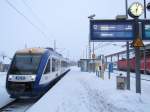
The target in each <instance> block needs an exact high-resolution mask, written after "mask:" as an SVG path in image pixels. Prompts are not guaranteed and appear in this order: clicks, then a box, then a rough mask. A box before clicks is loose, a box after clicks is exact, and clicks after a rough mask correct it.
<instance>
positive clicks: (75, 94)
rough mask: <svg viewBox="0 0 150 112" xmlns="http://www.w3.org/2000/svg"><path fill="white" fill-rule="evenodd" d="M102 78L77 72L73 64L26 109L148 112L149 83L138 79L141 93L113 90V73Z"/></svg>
mask: <svg viewBox="0 0 150 112" xmlns="http://www.w3.org/2000/svg"><path fill="white" fill-rule="evenodd" d="M107 74H108V72H105V79H104V80H102V79H100V78H98V77H96V76H95V74H94V73H86V72H80V71H79V69H78V68H76V67H74V68H72V70H71V71H70V72H69V73H68V74H67V75H66V76H65V77H64V78H63V79H62V80H61V81H59V82H58V83H57V84H56V85H55V86H54V87H53V88H52V89H51V90H50V91H49V92H48V93H46V95H44V96H43V97H42V98H41V99H40V100H39V101H38V102H37V103H36V104H35V105H33V106H32V107H31V108H30V109H29V110H28V112H150V108H149V106H150V97H149V95H150V89H149V87H150V82H148V81H142V94H141V95H140V94H136V93H135V87H134V86H135V83H134V80H135V79H134V78H131V85H132V86H131V91H128V90H125V91H123V90H117V89H116V77H115V75H116V73H114V74H112V76H111V80H109V79H108V78H107V77H108V76H107Z"/></svg>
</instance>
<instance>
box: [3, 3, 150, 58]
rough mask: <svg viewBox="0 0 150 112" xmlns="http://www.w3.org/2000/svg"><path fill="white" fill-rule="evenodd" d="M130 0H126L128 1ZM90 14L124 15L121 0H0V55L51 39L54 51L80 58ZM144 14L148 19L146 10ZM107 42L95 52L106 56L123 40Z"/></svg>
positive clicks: (48, 42)
mask: <svg viewBox="0 0 150 112" xmlns="http://www.w3.org/2000/svg"><path fill="white" fill-rule="evenodd" d="M8 1H9V3H11V5H12V6H13V7H14V8H15V9H17V11H18V12H19V13H18V12H17V11H16V10H14V8H12V7H10V5H9V4H8ZM134 1H135V0H128V4H129V5H130V4H131V3H132V2H134ZM138 1H140V2H141V3H143V0H138ZM147 1H148V0H147ZM149 1H150V0H149ZM91 14H95V15H96V17H95V19H115V17H116V15H124V14H125V0H0V18H1V19H0V42H1V47H0V54H5V55H7V56H9V57H12V56H13V55H14V53H15V51H16V50H18V49H23V48H25V46H27V47H53V46H54V40H55V41H56V50H57V51H58V52H60V53H62V54H63V55H64V56H66V57H69V58H71V59H73V60H78V59H79V58H83V57H85V55H86V48H87V45H88V39H89V37H88V36H89V20H88V16H89V15H91ZM23 16H24V17H23ZM142 17H143V16H142ZM147 17H149V18H150V12H147ZM106 43H108V42H106ZM106 43H104V42H103V43H102V42H101V43H95V45H97V44H101V45H103V44H106ZM111 43H112V42H111ZM111 43H108V45H106V46H105V47H101V49H98V50H97V51H95V52H96V53H97V54H105V55H106V54H110V53H113V52H118V51H119V50H125V48H122V47H120V45H124V44H125V42H123V43H117V44H118V46H112V45H111Z"/></svg>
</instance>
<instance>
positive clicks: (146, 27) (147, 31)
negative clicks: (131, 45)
mask: <svg viewBox="0 0 150 112" xmlns="http://www.w3.org/2000/svg"><path fill="white" fill-rule="evenodd" d="M142 32H143V36H142V39H143V40H150V21H145V22H143V23H142Z"/></svg>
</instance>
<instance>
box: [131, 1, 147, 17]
mask: <svg viewBox="0 0 150 112" xmlns="http://www.w3.org/2000/svg"><path fill="white" fill-rule="evenodd" d="M143 10H144V9H143V5H142V4H140V3H138V2H135V3H133V4H132V5H131V6H130V8H129V15H130V16H131V17H139V16H140V15H142V14H143Z"/></svg>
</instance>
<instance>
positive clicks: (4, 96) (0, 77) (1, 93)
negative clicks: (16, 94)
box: [0, 72, 13, 108]
mask: <svg viewBox="0 0 150 112" xmlns="http://www.w3.org/2000/svg"><path fill="white" fill-rule="evenodd" d="M5 85H6V72H0V108H1V107H3V106H4V105H6V104H8V103H9V102H11V101H12V100H13V99H11V98H9V95H8V93H7V91H6V89H5V88H6V86H5Z"/></svg>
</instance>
